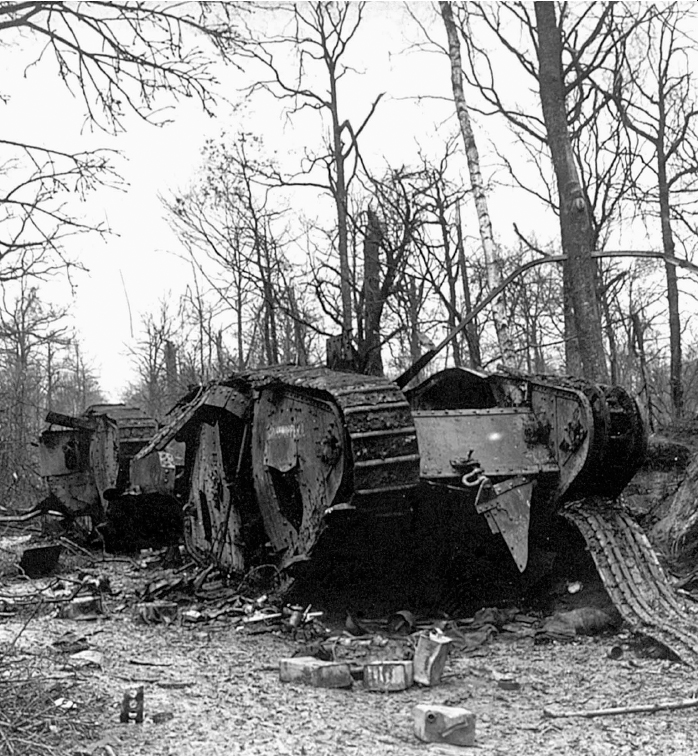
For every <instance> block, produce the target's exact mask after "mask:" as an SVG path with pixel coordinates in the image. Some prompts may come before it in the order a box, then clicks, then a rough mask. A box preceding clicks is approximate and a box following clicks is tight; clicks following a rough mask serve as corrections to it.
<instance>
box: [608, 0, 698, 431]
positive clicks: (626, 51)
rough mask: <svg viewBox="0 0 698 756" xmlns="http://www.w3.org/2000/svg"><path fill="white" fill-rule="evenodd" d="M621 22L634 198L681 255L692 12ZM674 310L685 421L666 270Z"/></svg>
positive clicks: (687, 204) (693, 183)
mask: <svg viewBox="0 0 698 756" xmlns="http://www.w3.org/2000/svg"><path fill="white" fill-rule="evenodd" d="M623 8H624V11H625V17H624V18H618V19H617V23H616V25H615V27H614V33H615V34H616V36H617V38H618V44H617V45H616V48H615V50H616V52H617V58H616V59H615V60H614V64H615V68H614V79H613V88H612V90H611V91H609V92H608V95H609V97H611V98H612V101H613V104H614V105H615V107H616V108H617V112H618V116H619V119H620V120H621V121H622V123H623V124H624V125H625V127H626V128H627V129H628V130H629V131H630V132H631V133H632V134H634V135H635V136H637V137H638V138H639V140H640V141H641V142H642V144H643V147H644V149H642V148H641V149H639V150H638V152H637V153H636V154H634V155H632V157H633V158H634V162H633V166H632V168H633V169H634V175H635V178H636V183H635V187H636V191H635V192H634V198H635V199H636V200H637V202H638V204H639V205H640V207H641V209H642V211H643V212H645V213H647V214H650V215H654V216H656V217H658V218H659V224H660V229H661V242H662V248H663V250H664V252H665V254H667V255H670V256H672V257H673V256H675V254H676V229H675V226H676V225H678V226H682V227H683V228H685V229H687V230H688V232H689V233H690V234H691V235H692V236H693V235H695V232H696V224H695V222H694V220H693V218H692V216H694V214H695V211H696V204H695V201H694V199H693V198H694V195H695V191H696V188H698V152H697V151H696V141H697V140H698V106H697V105H696V84H695V81H694V78H693V71H692V68H693V66H692V61H691V55H692V54H693V53H694V51H695V44H696V42H695V40H694V39H691V37H690V36H687V29H688V28H689V27H688V23H689V22H692V21H694V20H695V17H694V15H693V13H692V10H691V9H689V8H688V7H686V6H682V5H681V4H680V3H670V4H666V5H663V6H657V7H656V8H655V12H654V13H652V14H651V15H649V16H648V17H647V18H646V19H645V20H644V23H642V24H641V25H639V26H637V25H636V26H635V27H634V33H633V34H632V35H628V34H627V33H626V31H625V27H627V25H628V24H632V23H633V21H634V20H635V18H636V17H637V9H636V8H635V7H633V6H632V5H631V4H628V3H624V4H623ZM665 271H666V287H667V302H668V306H669V334H670V376H669V383H670V388H671V400H672V410H673V415H674V417H675V418H676V419H679V418H680V417H681V416H682V414H683V403H684V400H683V381H682V366H683V359H682V347H681V315H680V307H679V286H678V278H677V273H676V267H675V266H673V265H669V264H668V263H667V264H665Z"/></svg>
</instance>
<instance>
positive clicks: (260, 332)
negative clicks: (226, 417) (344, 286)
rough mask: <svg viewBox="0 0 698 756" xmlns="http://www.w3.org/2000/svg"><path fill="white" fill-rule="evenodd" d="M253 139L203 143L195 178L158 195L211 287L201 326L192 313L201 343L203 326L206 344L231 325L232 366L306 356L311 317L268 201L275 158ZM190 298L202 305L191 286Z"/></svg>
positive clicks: (281, 223) (278, 210) (280, 220)
mask: <svg viewBox="0 0 698 756" xmlns="http://www.w3.org/2000/svg"><path fill="white" fill-rule="evenodd" d="M255 139H256V138H255V137H252V136H250V135H246V134H243V135H241V136H240V137H239V138H238V139H237V140H236V141H234V142H233V143H232V144H228V143H227V142H226V141H220V142H211V143H209V144H208V145H207V147H206V148H205V149H204V153H203V156H202V158H203V163H202V169H201V174H200V177H199V179H198V180H197V181H196V182H194V183H193V184H192V185H191V186H190V187H189V189H188V190H187V191H186V192H183V193H181V194H179V195H177V196H174V197H172V198H169V199H163V204H164V206H165V207H166V209H167V211H168V218H169V221H170V223H171V225H172V228H173V230H174V231H175V233H176V234H177V236H178V237H179V239H180V241H181V242H182V244H183V246H184V248H185V249H186V251H187V255H188V257H189V259H190V260H191V262H192V265H193V268H194V271H195V274H196V275H195V277H196V278H202V279H203V280H204V281H205V282H206V284H207V285H208V287H209V290H210V291H209V293H208V294H207V296H206V297H205V298H207V299H209V300H210V302H211V303H212V305H213V310H212V311H210V312H209V315H208V316H207V317H209V318H210V323H209V325H207V326H206V327H204V322H203V320H202V319H201V318H198V319H197V323H198V326H197V327H198V329H199V343H200V344H203V336H204V330H206V331H208V332H209V333H208V338H209V340H210V343H211V344H214V343H216V341H217V340H218V341H221V339H222V338H223V337H222V335H221V336H218V335H217V334H216V327H217V328H224V329H225V330H226V331H229V332H231V333H233V334H234V336H233V339H234V345H233V347H232V348H231V350H230V353H231V354H232V355H233V359H232V364H233V365H234V366H235V367H237V368H238V369H244V368H245V367H247V366H249V365H251V364H257V363H264V364H276V363H278V362H279V361H280V360H282V359H283V360H285V361H299V362H305V361H307V358H308V351H309V348H310V344H309V338H310V331H311V327H310V326H311V323H312V320H313V318H312V315H311V314H310V312H309V310H308V308H307V307H306V303H305V302H304V300H303V296H302V292H301V293H299V291H298V290H297V286H296V284H297V280H296V279H297V278H298V276H297V274H295V273H294V272H293V271H292V268H291V266H290V264H289V263H288V261H287V259H286V256H285V247H286V245H287V242H288V239H287V235H286V230H285V219H284V208H283V206H279V205H275V204H274V203H273V202H272V198H271V196H270V193H269V190H268V187H267V186H266V185H265V184H264V182H263V180H262V179H263V178H265V177H267V176H268V175H269V174H270V173H272V172H273V171H274V166H273V165H272V164H271V163H269V161H264V160H258V159H255V158H254V157H253V154H257V152H259V151H261V150H260V149H257V150H254V149H253V147H252V145H255V146H257V147H258V148H259V145H257V144H256V142H255ZM197 286H198V285H197ZM191 298H192V305H193V309H194V310H198V311H200V310H201V307H200V306H199V305H198V304H197V303H200V302H201V300H202V293H201V292H199V291H198V290H197V291H196V292H192V297H191ZM214 323H217V324H218V325H217V326H215V327H214V325H213V324H214ZM289 329H290V331H292V332H293V337H292V338H291V337H289V338H287V334H288V333H290V331H289ZM201 348H202V349H203V348H204V347H203V346H201ZM221 348H222V342H221ZM218 351H219V352H220V351H221V350H220V349H219V350H218ZM200 363H201V364H203V363H204V360H203V359H201V360H200Z"/></svg>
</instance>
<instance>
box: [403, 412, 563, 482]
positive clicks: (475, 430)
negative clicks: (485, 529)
mask: <svg viewBox="0 0 698 756" xmlns="http://www.w3.org/2000/svg"><path fill="white" fill-rule="evenodd" d="M412 417H413V419H414V423H415V426H416V428H417V438H418V440H419V448H420V451H421V470H420V472H421V476H422V477H423V478H430V479H431V478H453V477H455V476H457V475H458V469H457V466H456V467H454V465H453V461H454V460H458V459H463V458H467V457H468V455H469V454H470V453H471V452H472V453H473V454H474V455H475V457H476V458H477V461H478V462H479V464H480V467H481V468H482V470H483V471H484V473H485V474H486V475H491V476H510V475H522V474H537V473H540V472H556V471H557V470H558V465H557V463H556V462H555V460H554V459H553V457H552V456H551V454H550V451H549V449H548V447H547V445H546V444H545V443H542V442H540V441H536V440H530V441H529V440H527V438H526V430H527V429H528V428H530V427H531V426H533V425H534V424H535V417H534V415H533V414H532V413H531V411H530V410H529V409H526V408H523V407H501V408H500V407H497V408H494V409H479V410H478V409H476V410H443V411H441V412H439V411H436V410H427V411H424V410H422V411H415V412H413V413H412Z"/></svg>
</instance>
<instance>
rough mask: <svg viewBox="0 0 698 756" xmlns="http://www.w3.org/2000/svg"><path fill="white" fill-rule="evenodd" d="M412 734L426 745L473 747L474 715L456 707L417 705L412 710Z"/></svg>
mask: <svg viewBox="0 0 698 756" xmlns="http://www.w3.org/2000/svg"><path fill="white" fill-rule="evenodd" d="M412 713H413V716H414V734H415V735H416V736H417V738H419V740H423V741H425V742H427V743H449V744H450V745H457V746H474V745H475V715H474V714H473V713H472V712H471V711H469V710H468V709H462V708H460V707H457V706H437V705H434V704H417V706H415V707H414V709H413V710H412Z"/></svg>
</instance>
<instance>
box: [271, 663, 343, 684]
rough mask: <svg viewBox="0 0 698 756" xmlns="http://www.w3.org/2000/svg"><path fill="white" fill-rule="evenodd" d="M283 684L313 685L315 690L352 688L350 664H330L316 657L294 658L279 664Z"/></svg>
mask: <svg viewBox="0 0 698 756" xmlns="http://www.w3.org/2000/svg"><path fill="white" fill-rule="evenodd" d="M279 679H280V680H281V682H295V683H302V684H304V685H312V686H313V687H314V688H351V686H352V676H351V672H350V670H349V665H348V664H343V663H341V662H328V661H322V660H320V659H316V658H315V657H314V656H294V657H291V658H290V659H282V660H281V661H280V662H279Z"/></svg>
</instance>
